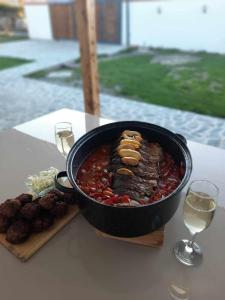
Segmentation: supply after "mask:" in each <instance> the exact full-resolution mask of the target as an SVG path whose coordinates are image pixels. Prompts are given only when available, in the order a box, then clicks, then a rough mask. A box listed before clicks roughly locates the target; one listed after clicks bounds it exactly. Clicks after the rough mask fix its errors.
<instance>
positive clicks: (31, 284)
mask: <svg viewBox="0 0 225 300" xmlns="http://www.w3.org/2000/svg"><path fill="white" fill-rule="evenodd" d="M58 121H71V122H72V123H73V127H74V131H75V135H76V137H77V138H78V137H80V136H81V135H82V134H83V133H84V132H85V131H86V128H87V129H88V130H89V129H91V127H96V126H98V125H99V124H104V123H107V122H110V120H102V119H97V118H94V117H92V116H89V115H86V116H85V115H84V114H82V113H78V112H75V111H71V110H61V111H58V112H55V113H52V114H49V115H47V116H44V117H41V118H38V119H36V120H33V121H31V122H28V123H25V124H22V125H20V126H17V127H16V129H17V130H20V131H21V132H24V133H27V134H30V135H32V136H35V137H38V138H40V139H43V140H47V141H50V142H54V131H53V128H54V124H55V123H56V122H58ZM85 124H86V126H85ZM188 146H189V148H190V150H191V153H192V156H193V164H194V170H193V175H192V179H196V178H206V179H209V180H212V181H213V182H215V183H216V184H217V185H218V186H219V188H220V199H219V203H220V206H224V200H225V168H224V166H225V151H224V150H221V149H217V148H214V147H211V146H205V145H201V144H198V143H193V142H188ZM181 211H182V205H180V208H179V209H178V211H177V213H176V214H175V216H174V217H173V218H172V219H171V221H170V222H169V223H168V224H167V225H166V233H165V242H164V246H163V247H162V248H160V249H152V248H148V247H141V246H134V245H131V244H127V243H124V242H119V241H115V240H109V239H103V238H99V237H97V236H96V235H95V232H94V230H93V228H92V227H91V226H90V225H89V224H88V223H87V222H86V221H85V220H84V219H83V218H82V216H79V217H77V218H75V219H74V220H73V221H72V222H71V223H70V225H69V226H67V227H66V228H65V229H63V230H62V231H61V232H60V233H58V234H57V235H56V237H55V238H54V239H52V240H51V241H50V242H49V243H48V244H47V245H45V246H44V247H43V248H42V249H41V250H40V251H39V252H38V253H37V254H36V255H35V256H34V257H33V258H32V259H31V260H29V261H28V262H26V263H21V262H20V261H18V260H17V259H16V258H14V257H13V256H12V255H11V254H10V253H8V252H7V251H6V250H5V249H4V248H2V247H0V261H1V268H0V283H1V297H2V298H1V299H4V300H14V299H19V300H20V299H21V300H22V299H25V300H27V299H32V300H40V299H41V300H53V299H54V300H61V299H72V298H74V299H79V300H82V299H92V300H95V299H96V300H97V299H98V300H103V299H104V300H106V299H107V300H111V299H113V300H115V299H121V300H126V299H129V300H137V299H141V300H147V299H148V300H149V299H154V300H164V299H175V298H172V296H171V294H170V292H169V291H170V290H171V285H176V286H178V287H182V288H183V289H184V290H185V291H186V298H185V299H194V300H203V299H204V300H211V299H214V300H222V299H224V292H225V286H224V278H225V267H224V261H225V251H224V249H225V248H224V246H225V239H224V231H225V210H224V208H222V207H220V208H218V210H217V214H216V216H215V218H214V220H213V223H212V225H211V226H210V228H209V229H208V230H206V231H205V232H203V233H201V234H200V235H199V238H198V241H199V243H200V244H201V245H202V247H203V251H204V260H203V264H202V265H200V266H199V267H197V268H189V267H185V266H183V265H181V264H180V263H178V262H177V261H176V259H175V258H174V256H173V253H172V248H173V245H174V244H175V242H176V240H178V239H180V238H184V237H188V236H189V235H188V232H187V230H186V229H185V227H184V224H183V221H182V217H181ZM177 299H179V298H177ZM180 299H184V298H180Z"/></svg>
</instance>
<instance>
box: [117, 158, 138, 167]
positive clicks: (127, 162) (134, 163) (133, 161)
mask: <svg viewBox="0 0 225 300" xmlns="http://www.w3.org/2000/svg"><path fill="white" fill-rule="evenodd" d="M121 161H122V162H123V163H124V164H125V165H128V166H137V165H138V163H139V160H138V159H136V158H134V157H122V158H121Z"/></svg>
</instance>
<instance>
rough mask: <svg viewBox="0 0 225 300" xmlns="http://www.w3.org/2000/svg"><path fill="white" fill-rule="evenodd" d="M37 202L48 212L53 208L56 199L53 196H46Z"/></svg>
mask: <svg viewBox="0 0 225 300" xmlns="http://www.w3.org/2000/svg"><path fill="white" fill-rule="evenodd" d="M38 202H39V204H40V206H41V207H42V208H44V209H46V210H50V209H52V208H53V207H54V206H55V202H56V199H55V196H54V195H46V196H44V197H42V198H41V199H40V200H39V201H38Z"/></svg>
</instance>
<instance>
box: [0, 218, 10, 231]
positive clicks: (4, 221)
mask: <svg viewBox="0 0 225 300" xmlns="http://www.w3.org/2000/svg"><path fill="white" fill-rule="evenodd" d="M10 223H11V221H10V219H8V218H6V217H4V216H2V215H0V233H5V232H6V231H7V229H8V228H9V226H10Z"/></svg>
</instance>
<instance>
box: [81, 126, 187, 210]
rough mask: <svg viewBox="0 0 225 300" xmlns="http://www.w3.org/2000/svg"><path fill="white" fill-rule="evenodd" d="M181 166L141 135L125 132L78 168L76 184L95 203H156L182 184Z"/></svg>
mask: <svg viewBox="0 0 225 300" xmlns="http://www.w3.org/2000/svg"><path fill="white" fill-rule="evenodd" d="M183 175H184V168H183V166H182V165H178V164H176V163H175V160H174V159H173V158H172V156H171V155H170V154H169V153H167V152H166V151H165V150H164V149H163V148H162V146H161V145H160V144H158V143H154V142H150V141H148V140H147V139H146V138H145V137H144V136H142V134H141V133H140V132H137V131H131V130H125V131H123V132H122V133H121V135H120V137H119V139H118V141H117V142H115V143H114V144H113V145H102V146H100V147H99V148H98V149H97V150H95V151H94V152H93V153H92V154H90V155H89V157H88V158H87V159H86V161H85V162H84V163H83V164H82V166H81V168H80V169H79V172H78V176H77V183H78V185H79V186H80V188H81V189H82V190H83V191H84V192H85V193H86V194H87V195H89V196H90V197H92V198H94V199H95V200H97V201H99V202H101V203H103V204H107V205H114V206H121V205H124V206H141V205H144V204H150V203H153V202H155V201H158V200H160V199H162V198H164V197H166V196H167V195H169V194H170V193H171V192H173V191H174V190H175V189H176V187H177V186H178V185H179V183H180V182H181V179H182V178H183Z"/></svg>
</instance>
